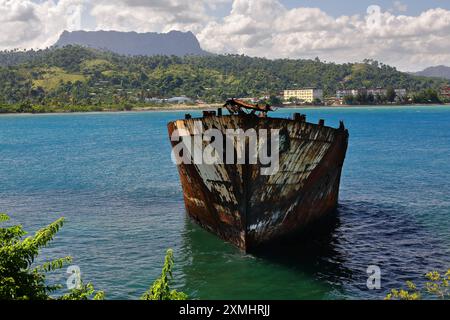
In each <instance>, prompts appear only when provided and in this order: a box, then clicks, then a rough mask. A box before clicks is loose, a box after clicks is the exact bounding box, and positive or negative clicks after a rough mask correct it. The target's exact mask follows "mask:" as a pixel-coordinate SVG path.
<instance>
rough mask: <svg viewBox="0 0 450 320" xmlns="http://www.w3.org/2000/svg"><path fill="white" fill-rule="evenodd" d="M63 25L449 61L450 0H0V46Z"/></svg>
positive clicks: (273, 48)
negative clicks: (180, 33)
mask: <svg viewBox="0 0 450 320" xmlns="http://www.w3.org/2000/svg"><path fill="white" fill-rule="evenodd" d="M64 30H70V31H74V30H118V31H136V32H168V31H170V30H181V31H192V32H193V33H194V34H195V35H196V36H197V38H198V39H199V41H200V44H201V46H202V47H203V49H205V50H207V51H210V52H213V53H237V54H246V55H249V56H259V57H266V58H270V59H275V58H291V59H297V58H308V59H309V58H315V57H319V58H320V59H321V60H323V61H329V62H337V63H345V62H360V61H362V60H364V59H375V60H378V61H380V62H383V63H385V64H389V65H392V66H395V67H397V68H398V69H399V70H402V71H417V70H422V69H424V68H426V67H429V66H434V65H440V64H444V65H450V1H449V0H427V1H424V0H369V1H366V0H353V1H348V0H340V1H336V0H315V1H313V0H189V1H186V0H95V1H93V0H92V1H91V0H0V49H13V48H20V49H30V48H35V49H37V48H45V47H48V46H51V45H52V44H54V43H55V42H56V40H57V39H58V37H59V35H60V34H61V33H62V32H63V31H64Z"/></svg>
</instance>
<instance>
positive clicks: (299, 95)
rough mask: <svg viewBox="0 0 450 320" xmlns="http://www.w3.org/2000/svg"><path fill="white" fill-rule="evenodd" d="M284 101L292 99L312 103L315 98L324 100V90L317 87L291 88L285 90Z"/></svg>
mask: <svg viewBox="0 0 450 320" xmlns="http://www.w3.org/2000/svg"><path fill="white" fill-rule="evenodd" d="M283 99H284V101H290V100H292V99H295V100H299V101H302V102H306V103H312V102H314V100H317V99H318V100H320V101H322V100H323V90H322V89H316V88H301V89H290V90H284V91H283Z"/></svg>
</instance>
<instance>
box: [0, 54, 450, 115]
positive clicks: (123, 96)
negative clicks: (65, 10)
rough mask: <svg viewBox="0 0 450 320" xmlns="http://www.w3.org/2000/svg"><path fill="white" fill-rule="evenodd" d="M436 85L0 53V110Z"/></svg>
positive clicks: (303, 65) (345, 71)
mask: <svg viewBox="0 0 450 320" xmlns="http://www.w3.org/2000/svg"><path fill="white" fill-rule="evenodd" d="M443 83H445V80H440V79H430V78H425V77H418V76H414V75H410V74H407V73H402V72H399V71H397V70H396V69H395V68H393V67H390V66H387V65H384V64H381V63H378V62H376V61H371V60H367V61H364V62H363V63H359V64H342V65H339V64H334V63H325V62H321V61H320V60H318V59H316V60H267V59H262V58H250V57H246V56H237V55H210V56H203V57H199V56H187V57H184V58H182V57H175V56H152V57H150V56H135V57H125V56H119V55H117V54H113V53H110V52H102V51H97V50H94V49H87V48H83V47H78V46H67V47H64V48H60V49H47V50H40V51H27V52H18V51H13V52H10V51H8V52H1V53H0V106H1V105H3V106H8V105H21V104H32V105H40V106H49V107H54V106H77V105H78V106H82V105H83V106H104V105H112V104H115V105H123V104H133V103H144V102H145V101H149V100H148V99H149V98H152V97H158V98H168V97H172V96H181V95H184V96H188V97H191V98H193V99H200V100H204V101H206V102H223V101H224V100H225V99H226V98H229V97H253V96H257V97H258V96H261V95H275V94H278V93H279V92H280V91H281V90H283V89H286V88H294V87H310V86H312V87H319V88H323V89H324V92H325V95H326V96H333V95H334V94H335V90H336V89H338V88H360V87H387V86H393V87H395V88H406V89H408V90H410V91H420V90H422V89H425V88H434V89H437V88H439V87H440V86H441V85H442V84H443ZM3 109H5V107H4V108H3Z"/></svg>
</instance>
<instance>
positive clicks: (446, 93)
mask: <svg viewBox="0 0 450 320" xmlns="http://www.w3.org/2000/svg"><path fill="white" fill-rule="evenodd" d="M441 96H443V97H447V98H450V86H445V87H442V88H441Z"/></svg>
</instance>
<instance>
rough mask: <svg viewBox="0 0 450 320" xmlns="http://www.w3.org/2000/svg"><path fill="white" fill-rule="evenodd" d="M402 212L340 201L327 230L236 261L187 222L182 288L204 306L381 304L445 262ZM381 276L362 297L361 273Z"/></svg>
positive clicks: (232, 252)
mask: <svg viewBox="0 0 450 320" xmlns="http://www.w3.org/2000/svg"><path fill="white" fill-rule="evenodd" d="M438 239H439V237H437V236H436V235H435V234H433V233H432V232H431V230H430V229H429V228H428V227H427V226H425V225H423V224H422V223H420V222H418V221H417V220H415V219H413V218H412V217H411V215H410V214H409V212H408V210H405V208H403V207H398V206H387V205H383V204H375V203H370V202H363V201H361V202H357V201H342V202H341V205H340V206H339V208H338V210H337V212H336V214H335V215H332V216H331V217H330V219H328V220H327V223H325V224H322V225H321V227H316V228H314V229H313V231H310V232H309V233H308V234H305V235H304V236H301V237H297V238H296V239H291V240H290V241H287V242H286V241H284V242H282V243H278V244H276V245H271V246H270V247H267V248H265V249H264V250H260V251H258V252H255V253H254V254H243V253H242V252H240V251H239V250H238V249H236V248H235V247H233V246H232V245H229V244H227V243H225V242H224V241H222V240H220V239H218V238H217V237H215V236H214V235H212V234H210V233H208V232H206V231H204V230H203V229H201V228H200V227H198V226H197V225H195V224H194V223H192V222H190V221H187V222H186V228H185V233H184V235H183V248H182V250H181V252H182V253H181V254H182V255H183V260H184V263H183V264H182V269H183V276H184V280H185V284H186V285H185V288H184V289H186V291H188V292H189V293H190V294H191V296H192V297H195V298H204V299H229V298H235V299H336V298H348V299H351V298H364V299H381V298H383V297H384V296H385V294H386V293H387V292H388V291H389V290H390V289H392V288H399V287H402V286H403V285H404V282H405V281H406V280H410V279H418V280H416V282H418V283H419V284H420V279H422V278H423V274H424V273H425V272H427V271H429V270H434V269H437V270H440V268H442V267H445V266H442V263H440V262H441V261H445V260H447V261H448V254H449V250H448V248H445V247H443V246H442V243H441V242H440V241H439V240H438ZM370 265H377V266H379V267H380V268H381V270H382V281H381V283H382V289H381V290H377V291H371V290H368V288H367V286H366V281H367V277H368V275H367V268H368V266H370Z"/></svg>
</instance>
